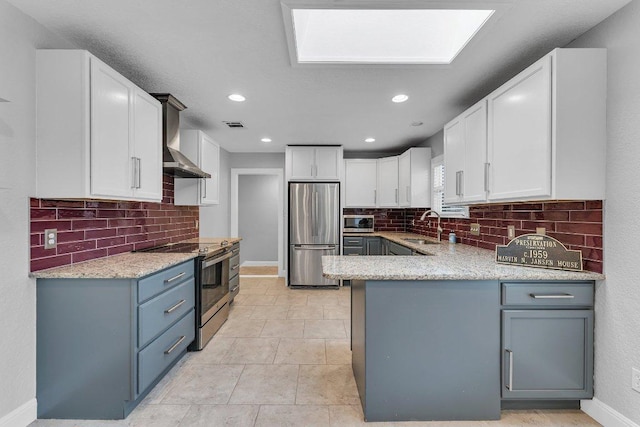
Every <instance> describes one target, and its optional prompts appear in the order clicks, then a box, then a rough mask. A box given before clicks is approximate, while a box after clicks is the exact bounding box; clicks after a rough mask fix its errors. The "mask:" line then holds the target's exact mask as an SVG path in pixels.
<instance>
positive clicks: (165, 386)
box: [140, 353, 191, 405]
mask: <svg viewBox="0 0 640 427" xmlns="http://www.w3.org/2000/svg"><path fill="white" fill-rule="evenodd" d="M190 357H191V353H187V354H186V355H185V357H183V358H182V360H180V361H179V362H178V363H176V364H175V366H174V367H173V368H171V370H170V371H169V372H168V373H167V375H165V376H164V378H162V379H161V380H160V382H159V383H158V384H156V386H155V387H154V388H153V389H152V390H151V391H150V392H149V394H147V397H145V398H144V400H143V401H142V402H141V403H140V404H141V405H147V404H148V405H153V404H160V403H162V399H164V397H165V396H166V395H167V393H168V392H169V389H170V386H171V383H172V380H173V379H174V378H175V377H177V376H181V375H183V372H185V371H187V370H189V369H190V368H189V364H188V361H189V358H190Z"/></svg>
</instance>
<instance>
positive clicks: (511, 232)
mask: <svg viewBox="0 0 640 427" xmlns="http://www.w3.org/2000/svg"><path fill="white" fill-rule="evenodd" d="M515 237H516V226H515V225H509V226H507V238H508V239H513V238H515Z"/></svg>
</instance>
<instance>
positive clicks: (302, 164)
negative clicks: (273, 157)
mask: <svg viewBox="0 0 640 427" xmlns="http://www.w3.org/2000/svg"><path fill="white" fill-rule="evenodd" d="M289 155H290V158H289V162H287V163H288V164H287V167H288V170H289V179H291V180H298V179H300V180H310V179H313V178H314V177H315V150H314V149H313V148H312V147H290V148H289Z"/></svg>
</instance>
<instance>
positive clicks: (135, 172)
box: [131, 157, 138, 188]
mask: <svg viewBox="0 0 640 427" xmlns="http://www.w3.org/2000/svg"><path fill="white" fill-rule="evenodd" d="M137 176H138V161H137V158H136V157H132V158H131V188H138V187H137V186H136V180H137Z"/></svg>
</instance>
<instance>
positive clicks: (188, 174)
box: [151, 93, 211, 178]
mask: <svg viewBox="0 0 640 427" xmlns="http://www.w3.org/2000/svg"><path fill="white" fill-rule="evenodd" d="M151 95H152V96H153V97H155V98H156V99H157V100H158V101H160V102H161V103H162V166H163V169H164V172H165V173H169V174H171V175H174V176H177V177H180V178H211V175H210V174H208V173H206V172H204V171H203V170H201V169H200V168H199V167H198V166H196V165H195V164H194V163H193V162H192V161H191V160H189V159H188V158H187V157H186V156H185V155H184V154H182V153H181V152H180V111H182V110H184V109H186V108H187V107H186V106H185V105H184V104H183V103H182V102H180V101H178V100H177V99H176V98H175V97H174V96H173V95H171V94H168V93H152V94H151Z"/></svg>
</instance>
